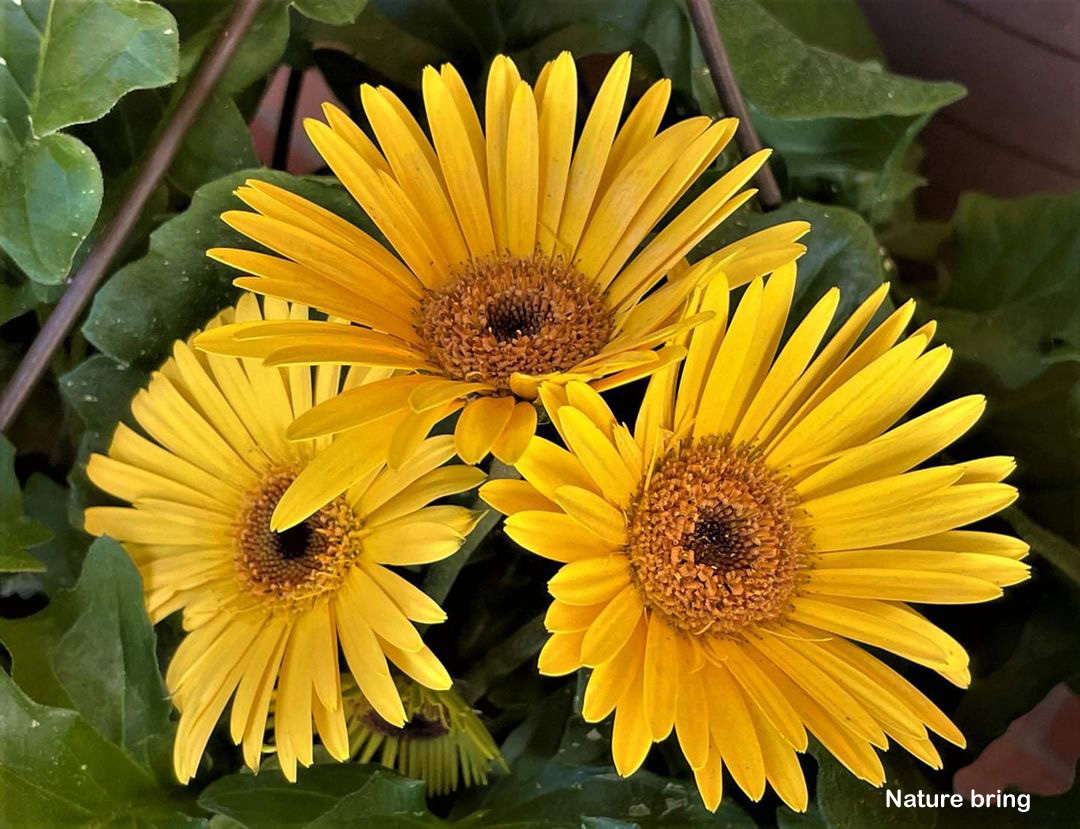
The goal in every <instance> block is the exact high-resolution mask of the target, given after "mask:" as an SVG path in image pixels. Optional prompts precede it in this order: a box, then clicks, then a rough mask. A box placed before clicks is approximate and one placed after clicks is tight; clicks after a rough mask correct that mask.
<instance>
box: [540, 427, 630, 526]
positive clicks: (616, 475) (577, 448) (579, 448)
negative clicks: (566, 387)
mask: <svg viewBox="0 0 1080 829" xmlns="http://www.w3.org/2000/svg"><path fill="white" fill-rule="evenodd" d="M559 422H560V423H561V424H562V428H563V432H564V433H565V434H566V442H567V444H569V446H570V449H571V451H573V453H574V455H576V456H577V458H578V460H579V461H580V462H581V464H582V465H583V466H584V467H585V469H586V471H587V472H588V473H589V475H590V477H591V478H592V479H593V480H594V481H595V482H596V485H597V486H598V487H599V488H600V489H601V491H603V492H604V493H605V494H606V495H607V497H609V498H611V500H612V501H613V502H614V503H615V504H617V505H618V506H620V507H624V508H625V507H627V506H629V503H630V499H631V497H632V496H633V494H634V492H635V491H636V490H637V487H638V481H637V480H636V479H635V478H634V477H633V475H632V474H631V472H630V470H629V469H627V467H626V464H625V463H624V462H623V459H622V457H621V456H620V455H619V453H618V452H617V451H616V449H615V447H614V446H612V445H611V442H610V441H608V439H607V438H606V437H604V433H603V432H601V431H600V429H598V428H597V426H596V424H594V423H593V422H592V421H591V420H590V419H589V417H588V416H587V415H586V414H585V413H584V412H581V411H579V410H577V409H575V408H573V407H572V406H564V407H563V408H562V409H560V410H559Z"/></svg>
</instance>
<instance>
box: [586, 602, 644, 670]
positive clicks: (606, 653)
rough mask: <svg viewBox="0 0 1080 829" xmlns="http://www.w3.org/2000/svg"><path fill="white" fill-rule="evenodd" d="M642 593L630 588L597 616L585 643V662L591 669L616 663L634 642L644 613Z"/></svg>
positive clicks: (587, 631) (590, 626)
mask: <svg viewBox="0 0 1080 829" xmlns="http://www.w3.org/2000/svg"><path fill="white" fill-rule="evenodd" d="M644 609H645V608H644V606H643V605H642V603H641V596H640V594H639V593H638V589H637V588H636V587H635V586H634V585H632V584H630V585H627V586H626V587H624V588H623V589H622V590H621V591H619V592H618V593H617V594H616V595H615V596H614V598H612V599H611V601H609V602H608V603H607V604H606V605H605V606H604V608H603V610H601V611H600V613H598V614H597V616H596V618H595V619H594V620H593V622H592V624H590V625H589V628H588V630H586V631H585V634H584V639H583V640H582V642H581V662H582V664H584V665H587V666H589V667H595V666H597V665H602V664H603V663H605V662H607V661H609V660H610V659H613V658H614V657H615V656H616V655H617V654H618V653H619V651H620V650H622V648H623V646H624V645H625V644H626V643H627V642H628V641H629V640H630V637H631V635H632V634H633V633H634V630H635V629H636V628H637V625H638V621H639V620H640V619H641V614H642V613H643V612H644Z"/></svg>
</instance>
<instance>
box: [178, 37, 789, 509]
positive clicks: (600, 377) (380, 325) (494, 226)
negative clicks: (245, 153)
mask: <svg viewBox="0 0 1080 829" xmlns="http://www.w3.org/2000/svg"><path fill="white" fill-rule="evenodd" d="M629 79H630V55H629V54H625V55H623V56H622V57H620V58H619V59H618V60H616V61H615V64H614V66H613V67H612V69H611V71H610V72H609V73H608V75H607V77H606V79H605V80H604V82H603V84H602V85H601V87H600V89H599V92H598V94H597V97H596V101H595V103H594V104H593V106H592V109H591V111H590V112H589V114H588V117H587V118H586V119H585V123H584V127H583V129H582V131H581V135H580V137H579V138H578V140H577V144H576V149H575V145H574V135H575V123H576V119H577V109H578V101H577V88H578V82H577V77H576V69H575V66H574V61H573V58H572V57H571V56H570V54H569V53H563V54H562V55H560V56H559V57H558V58H557V59H556V60H554V61H552V62H551V63H549V64H547V65H546V66H545V67H544V69H543V71H542V72H541V73H540V77H539V80H538V81H537V84H536V88H535V89H533V88H532V87H530V85H529V84H528V83H526V82H524V81H522V80H521V78H520V76H519V74H518V70H517V69H516V67H515V66H514V64H513V62H512V61H511V60H510V59H509V58H506V57H501V56H500V57H497V58H496V59H495V60H494V62H493V64H492V66H491V70H490V73H489V76H488V81H487V94H486V104H485V112H484V125H483V126H481V121H480V118H479V116H478V115H477V113H476V111H475V110H474V109H473V106H472V103H471V102H470V100H469V95H468V93H467V91H466V89H465V85H464V83H463V82H462V80H461V78H460V76H459V75H458V74H457V72H456V71H455V70H454V69H453V67H451V66H449V65H444V66H443V67H442V69H441V70H436V69H434V68H433V67H428V68H427V69H425V70H424V74H423V95H424V104H425V109H426V112H427V121H428V124H429V126H430V130H431V139H430V140H429V138H428V136H427V135H426V134H425V133H424V131H423V130H422V129H421V127H420V125H419V124H418V123H417V121H416V120H415V119H414V118H413V116H412V115H411V114H410V113H409V112H408V111H407V110H406V108H405V107H404V105H403V104H402V103H401V101H399V100H398V99H397V98H396V97H395V96H394V94H393V93H392V92H390V90H388V89H385V88H375V87H371V86H364V87H363V88H362V89H361V97H362V101H363V105H364V111H365V113H366V114H367V117H368V119H369V121H370V122H371V125H372V128H373V130H374V133H375V136H376V138H377V140H378V144H379V146H378V147H376V145H375V144H374V143H373V142H372V141H371V140H370V139H369V138H368V137H367V136H366V135H365V134H364V133H363V132H362V131H361V130H360V129H359V128H358V127H357V126H356V125H355V124H354V123H353V122H352V121H350V120H349V119H348V118H347V117H346V116H345V115H344V113H342V112H341V111H340V110H338V109H336V108H335V107H333V106H331V105H329V104H327V105H326V106H325V107H324V112H325V115H326V119H327V123H322V122H320V121H315V120H308V121H307V122H306V126H307V131H308V135H309V136H310V137H311V140H312V141H313V142H314V144H315V146H316V147H317V148H318V149H319V151H320V152H321V153H322V155H323V157H324V158H325V159H326V161H327V163H328V164H329V165H330V167H331V169H333V171H334V172H335V173H336V174H337V176H338V178H340V179H341V181H342V183H343V184H344V185H345V186H346V187H347V188H348V190H349V192H350V193H352V195H353V196H354V197H355V198H356V200H357V201H358V202H359V203H360V205H361V206H362V207H363V208H364V210H365V211H366V212H367V214H368V215H369V216H370V217H371V218H372V220H373V221H374V222H375V224H376V225H377V226H378V227H379V229H380V230H381V231H382V233H383V234H384V235H385V237H386V239H387V240H388V241H389V243H390V245H392V247H393V249H394V251H396V252H397V254H398V256H395V255H394V254H393V253H391V252H390V251H389V250H387V249H386V248H385V247H383V245H382V244H381V243H380V242H378V241H376V240H375V239H373V238H371V237H370V236H368V235H367V234H365V233H364V232H362V231H361V230H359V229H358V228H356V227H354V226H352V225H350V224H349V223H347V222H345V221H343V220H342V219H340V218H338V217H336V216H334V215H332V214H330V213H328V212H327V211H325V210H323V209H322V208H320V207H318V206H316V205H313V204H311V203H310V202H307V201H305V200H303V199H301V198H299V197H298V196H295V195H293V194H291V193H289V192H287V191H284V190H281V189H280V188H277V187H273V186H271V185H268V184H266V183H264V182H259V181H250V182H248V184H247V186H245V187H242V188H240V189H239V190H238V191H237V195H238V196H239V197H240V198H241V199H242V200H243V201H244V202H246V203H247V204H248V205H249V206H250V207H251V208H253V209H254V210H255V211H256V212H254V213H250V212H243V211H231V212H228V213H225V214H224V216H223V217H222V218H223V219H224V220H225V221H226V222H227V223H228V224H229V225H231V226H232V227H233V228H235V229H236V230H238V231H239V232H241V233H243V234H245V235H246V236H248V237H250V238H251V239H254V240H255V241H257V242H259V243H261V244H262V245H265V246H266V247H267V248H269V249H271V250H272V251H274V252H275V253H277V254H279V256H271V255H268V254H265V253H257V252H252V251H246V250H234V249H220V248H219V249H214V250H211V251H209V255H210V256H211V257H213V258H215V259H217V260H219V261H221V262H224V263H226V264H228V265H231V266H233V267H235V268H237V269H239V270H241V271H243V272H245V273H247V274H250V276H245V277H242V278H239V279H237V280H236V284H237V285H238V286H240V287H243V288H247V289H249V290H251V291H254V292H256V293H262V294H267V295H272V296H279V297H283V298H285V299H291V300H294V301H298V302H306V303H308V304H310V305H312V306H314V307H316V308H318V309H320V310H322V311H325V312H327V313H330V314H335V315H338V316H341V317H343V318H345V319H347V320H350V321H352V322H354V323H356V325H354V326H352V327H348V328H346V327H342V326H339V325H330V324H326V323H322V322H317V321H310V322H301V323H291V322H279V323H260V324H257V325H252V324H247V325H237V326H227V327H224V328H221V329H218V330H216V331H213V332H209V333H207V334H204V335H203V336H202V337H201V338H200V339H199V340H198V343H197V345H198V347H200V348H204V349H207V350H212V351H217V352H220V353H230V354H244V355H248V356H256V355H257V356H260V357H263V358H265V359H266V364H267V365H273V366H285V365H297V364H310V363H340V364H354V365H371V366H382V367H392V368H396V369H405V370H407V372H408V373H406V374H404V375H402V376H395V377H393V378H390V379H387V380H385V381H383V382H381V383H373V384H370V385H368V386H366V387H364V388H363V389H355V390H353V391H350V392H349V393H347V394H344V395H342V396H341V397H340V398H338V399H335V400H331V401H328V402H326V403H324V404H322V405H321V406H317V407H315V408H314V409H313V410H312V411H310V412H308V413H307V414H305V415H304V416H303V417H301V418H299V419H298V420H297V422H296V423H295V424H294V425H293V426H292V428H291V429H290V431H289V436H290V437H292V438H309V437H315V436H321V435H326V434H331V433H337V432H343V431H346V430H355V429H356V427H358V426H362V425H364V424H365V423H366V422H367V421H368V420H370V419H371V418H373V417H375V416H377V415H379V414H381V413H384V412H388V411H393V410H403V411H406V412H408V417H406V418H404V419H403V421H402V423H401V425H400V426H399V428H398V431H397V434H396V435H395V436H394V441H393V443H392V445H391V450H390V451H391V456H390V462H391V466H394V465H396V464H397V463H399V462H400V461H401V460H402V459H403V458H405V457H408V455H409V454H410V453H411V450H412V448H413V447H414V446H415V444H416V442H418V441H419V440H421V439H422V438H423V437H424V436H425V435H426V434H427V433H428V431H429V430H430V429H431V427H432V425H433V424H434V423H436V422H437V421H439V420H441V419H442V418H444V417H447V416H448V415H450V414H452V413H454V412H456V411H458V410H460V409H462V408H464V411H462V412H461V416H460V419H459V420H458V423H457V429H456V434H455V445H456V449H457V452H458V454H459V455H460V456H461V458H462V459H463V460H465V461H466V462H469V463H475V462H478V461H480V460H481V459H482V458H483V457H484V456H485V455H486V454H487V453H488V451H489V450H490V451H493V452H494V453H495V455H496V456H497V457H499V458H500V459H501V460H503V461H505V462H507V463H513V462H514V461H515V460H517V458H518V457H519V456H520V454H521V453H522V451H524V449H525V447H526V446H527V445H528V442H529V440H530V439H531V437H532V435H533V432H534V430H535V427H536V410H535V407H534V405H533V401H534V400H535V398H536V395H537V387H538V385H539V383H540V382H541V381H542V380H547V381H550V382H566V381H567V380H570V379H577V380H582V381H584V382H588V383H590V384H592V385H593V386H594V387H595V388H597V389H599V390H603V389H606V388H611V387H612V386H616V385H619V384H620V383H625V382H629V381H631V380H633V379H636V378H638V377H642V376H645V375H647V374H649V373H651V372H653V371H655V370H656V369H658V368H659V367H661V366H664V365H668V364H670V363H671V362H673V361H675V360H678V359H680V358H681V357H682V356H683V351H682V349H681V348H680V347H678V346H673V347H664V346H665V344H666V343H668V341H669V340H670V339H671V337H672V336H673V335H674V334H675V333H677V332H678V331H680V330H683V329H685V328H687V327H690V326H693V325H694V324H696V323H697V322H700V321H701V319H702V318H701V317H695V316H682V315H681V311H682V309H683V307H684V305H685V299H686V297H687V296H688V295H689V293H690V291H691V290H692V289H693V288H694V286H695V285H696V284H697V283H698V282H699V281H700V279H702V278H704V277H706V276H707V275H708V273H709V269H708V268H706V267H699V268H697V269H690V270H687V269H686V268H685V267H684V259H683V257H685V256H686V254H687V253H688V252H689V251H690V250H691V249H692V248H693V247H694V246H695V245H697V244H698V243H699V242H700V241H701V240H702V239H703V238H704V237H705V235H706V234H707V233H709V231H711V230H712V229H713V228H715V227H716V226H717V225H718V224H719V223H720V222H721V221H723V219H724V218H725V217H726V216H728V215H729V214H731V212H732V211H734V210H735V209H736V208H737V207H739V206H740V205H741V204H743V203H744V202H746V201H747V199H749V198H750V197H751V196H752V195H753V192H754V191H753V190H744V191H742V192H740V188H742V187H743V185H744V184H746V182H747V181H748V180H749V179H750V177H751V176H752V175H753V174H754V172H755V171H756V170H757V169H758V167H759V166H760V165H761V164H762V163H763V162H764V160H765V157H766V155H767V152H766V151H762V152H760V153H757V154H756V155H754V156H752V157H750V158H748V159H746V160H745V161H743V162H742V163H740V164H739V165H737V166H736V167H735V168H734V169H732V170H731V171H730V172H729V173H727V174H726V175H724V176H721V177H720V178H719V179H717V180H716V181H715V182H713V183H712V184H711V185H710V186H709V187H707V188H706V189H705V190H704V191H703V192H702V193H701V194H700V195H699V196H697V198H695V199H693V200H692V201H691V202H690V203H689V205H687V206H686V207H685V209H684V210H682V212H680V213H678V215H676V216H674V217H672V218H670V220H669V221H668V222H667V224H666V225H665V226H664V228H663V229H662V230H661V231H660V232H659V233H657V234H656V235H655V236H653V237H652V238H651V240H649V241H647V240H648V239H649V234H650V233H651V232H652V231H653V229H654V228H655V227H656V226H657V225H658V223H660V222H661V220H663V219H664V218H665V216H667V214H669V213H671V212H672V209H673V207H674V206H675V205H676V204H677V203H679V201H680V199H681V198H682V197H683V196H684V195H685V194H686V193H687V191H688V190H689V188H690V187H691V185H693V184H694V182H695V181H696V180H697V179H698V178H699V177H700V176H701V174H702V173H703V172H705V170H706V169H707V168H708V167H709V166H710V165H711V163H712V162H713V161H714V160H715V159H716V158H717V156H718V155H719V154H720V152H721V151H722V150H723V148H724V146H725V145H726V144H727V143H728V141H729V139H730V138H731V136H732V135H733V133H734V132H735V127H736V122H735V120H734V119H730V118H729V119H726V120H723V121H719V122H713V121H712V120H711V119H709V118H707V117H703V116H702V117H696V118H689V119H686V120H683V121H680V122H678V123H676V124H673V125H672V126H670V127H668V128H666V129H663V130H661V131H660V132H659V133H658V132H657V129H658V127H659V125H660V122H661V119H662V117H663V115H664V112H665V110H666V108H667V102H668V97H669V94H670V89H671V85H670V83H669V82H668V81H666V80H663V81H659V82H658V83H656V84H655V85H654V86H653V87H652V88H651V89H649V90H648V91H647V92H646V93H645V94H644V95H643V96H642V98H641V99H640V101H639V102H638V103H637V104H636V106H635V107H634V108H633V110H632V111H631V113H630V114H629V116H628V117H627V118H626V120H625V121H622V112H623V106H624V102H625V98H626V91H627V85H628V83H629ZM621 121H622V124H621V127H620V122H621ZM807 229H808V225H806V223H804V222H791V223H788V224H785V225H780V226H777V227H775V228H769V229H767V230H765V231H762V232H760V233H757V234H754V235H753V236H750V237H747V238H746V239H744V240H742V241H740V242H739V243H738V244H735V245H732V246H729V248H726V249H724V250H721V251H719V252H717V254H716V255H715V257H713V259H712V261H713V262H719V261H724V262H725V265H724V268H725V272H726V273H727V275H728V279H729V282H730V283H731V284H733V285H735V284H742V283H744V282H746V281H749V279H751V278H752V277H755V276H759V275H762V274H764V273H768V272H769V271H771V270H772V269H773V268H774V267H776V266H778V265H780V264H782V263H784V262H788V261H791V260H792V259H793V258H794V257H796V256H798V255H799V254H800V253H801V252H802V250H803V247H802V246H801V245H798V244H796V239H798V238H799V237H800V236H801V235H802V234H803V233H805V232H806V231H807ZM398 257H400V258H398ZM665 277H667V278H668V280H669V281H668V282H667V284H666V286H665V287H664V288H663V289H662V290H655V291H653V290H652V289H653V288H655V287H656V286H657V284H658V283H660V282H661V281H663V280H664V279H665ZM650 291H652V292H651V293H650ZM646 294H649V295H648V297H647V298H644V299H643V297H645V296H646ZM327 451H328V452H330V453H331V454H335V453H336V454H340V455H341V456H342V458H343V459H344V458H345V457H346V456H347V455H349V454H350V453H351V451H352V448H351V443H350V442H349V441H348V440H346V441H345V442H343V443H338V444H335V445H334V446H332V447H331V448H330V449H329V450H327ZM333 466H334V474H333V475H323V476H322V477H321V478H320V479H319V480H318V481H316V480H314V476H313V475H312V476H305V477H304V479H303V480H302V481H301V482H298V483H297V488H298V489H301V490H303V496H302V497H300V496H298V497H297V500H296V502H295V503H292V502H290V504H289V508H286V506H282V507H281V508H279V510H278V511H277V513H276V515H275V517H274V522H275V527H277V528H283V527H288V526H290V525H291V524H293V523H295V522H297V521H299V520H302V519H303V518H304V517H305V516H306V515H308V514H309V513H310V512H312V511H313V510H315V509H317V508H318V507H320V506H322V505H323V504H324V503H326V501H327V500H329V499H330V498H332V497H334V496H336V495H337V494H338V493H339V492H341V491H342V490H344V489H345V488H346V487H347V486H348V485H350V484H351V483H352V481H353V480H354V478H355V472H354V471H353V470H352V469H351V467H350V466H349V464H347V463H345V462H344V460H342V462H340V463H337V464H333ZM294 507H295V508H294Z"/></svg>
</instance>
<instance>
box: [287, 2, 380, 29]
mask: <svg viewBox="0 0 1080 829" xmlns="http://www.w3.org/2000/svg"><path fill="white" fill-rule="evenodd" d="M367 2H368V0H294V2H293V6H294V8H295V9H296V10H297V11H298V12H300V13H301V14H302V15H304V16H305V17H310V18H311V19H312V20H318V21H319V22H321V23H328V24H330V25H331V26H346V25H348V24H349V23H352V22H353V21H354V20H356V16H357V15H358V14H360V12H362V11H363V10H364V6H366V5H367Z"/></svg>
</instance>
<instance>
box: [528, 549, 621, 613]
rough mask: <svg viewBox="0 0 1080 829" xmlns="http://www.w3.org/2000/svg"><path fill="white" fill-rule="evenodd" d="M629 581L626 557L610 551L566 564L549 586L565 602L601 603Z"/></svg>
mask: <svg viewBox="0 0 1080 829" xmlns="http://www.w3.org/2000/svg"><path fill="white" fill-rule="evenodd" d="M629 583H630V574H629V571H628V562H627V560H626V557H625V556H621V555H609V556H602V557H596V558H583V559H579V560H577V561H572V562H570V563H569V564H566V565H563V567H561V568H560V569H559V572H558V573H556V574H555V575H554V576H553V577H552V578H551V580H550V581H549V582H548V590H549V591H550V592H551V595H552V596H554V597H555V598H556V599H558V600H559V601H561V602H564V603H566V604H577V605H581V604H599V603H600V602H606V601H608V600H609V599H611V598H613V597H614V596H615V595H616V594H617V593H619V592H620V591H621V590H622V589H623V588H624V587H626V586H627V585H628V584H629Z"/></svg>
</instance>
